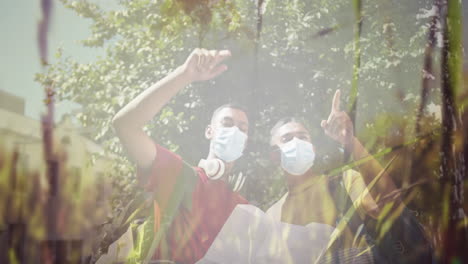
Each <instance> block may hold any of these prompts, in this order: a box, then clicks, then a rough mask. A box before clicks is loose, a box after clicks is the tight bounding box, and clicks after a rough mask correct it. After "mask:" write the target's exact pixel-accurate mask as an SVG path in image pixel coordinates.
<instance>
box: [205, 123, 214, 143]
mask: <svg viewBox="0 0 468 264" xmlns="http://www.w3.org/2000/svg"><path fill="white" fill-rule="evenodd" d="M205 138H206V139H208V140H211V139H212V138H213V127H212V126H211V125H207V126H206V128H205Z"/></svg>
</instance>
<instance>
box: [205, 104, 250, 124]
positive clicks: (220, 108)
mask: <svg viewBox="0 0 468 264" xmlns="http://www.w3.org/2000/svg"><path fill="white" fill-rule="evenodd" d="M224 108H232V109H237V110H241V111H242V112H244V113H245V114H246V115H247V110H246V107H244V106H243V105H241V104H238V103H227V104H223V105H221V106H220V107H218V108H216V109H215V110H214V111H213V115H212V116H211V121H210V123H213V120H214V119H215V117H216V116H217V115H218V113H219V112H220V111H221V110H223V109H224Z"/></svg>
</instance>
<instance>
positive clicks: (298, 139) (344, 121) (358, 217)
mask: <svg viewBox="0 0 468 264" xmlns="http://www.w3.org/2000/svg"><path fill="white" fill-rule="evenodd" d="M321 126H322V128H323V129H324V131H325V134H326V135H327V136H329V137H331V138H332V139H333V140H335V141H337V142H339V143H340V144H341V145H342V146H343V147H344V149H345V150H346V151H348V152H349V153H350V154H351V157H352V158H354V159H355V160H359V159H362V158H366V157H370V159H369V160H368V161H367V162H365V163H362V164H361V165H360V166H358V167H357V170H358V171H359V172H358V171H356V170H347V171H345V172H343V173H342V175H339V176H338V177H327V176H325V175H317V174H316V173H315V172H314V169H313V167H312V166H313V164H314V159H315V148H314V146H313V144H312V142H314V140H313V139H312V138H311V136H310V133H309V131H308V130H307V129H306V128H305V127H304V125H303V124H302V123H301V122H300V121H298V120H297V119H295V118H284V119H281V120H280V121H278V123H277V124H276V125H275V126H274V127H273V129H272V130H271V141H270V143H271V145H272V146H275V147H278V150H279V151H278V154H279V155H278V160H280V162H281V167H282V170H283V172H284V175H285V177H286V182H287V187H288V192H287V193H286V194H285V195H284V196H283V197H282V198H281V199H280V200H279V201H278V202H276V203H275V204H274V205H273V206H271V208H270V209H269V210H268V211H267V214H269V215H270V216H272V217H273V218H274V219H276V220H279V221H282V222H286V223H289V224H296V225H303V226H305V225H307V224H309V223H322V224H327V225H330V226H332V227H336V226H337V224H338V223H339V222H340V221H342V220H343V216H344V214H345V212H344V210H345V208H341V207H342V205H343V203H342V202H338V201H337V200H338V199H342V198H343V196H341V197H338V196H337V194H338V193H339V192H340V191H339V190H340V188H341V189H342V190H343V191H342V192H341V193H343V192H344V193H345V196H344V199H345V200H347V202H348V204H350V206H354V208H355V209H356V212H357V213H356V214H354V217H352V218H353V219H347V221H348V224H347V225H345V228H344V229H342V230H341V231H340V232H341V234H340V236H339V242H338V243H336V244H335V245H334V248H333V249H332V250H330V251H329V252H332V253H333V254H334V255H332V256H330V255H328V256H327V255H324V257H323V258H322V261H323V263H328V262H336V261H338V262H339V263H373V262H375V261H376V260H377V261H379V262H380V261H381V260H382V258H381V257H378V258H376V256H375V255H376V254H379V253H376V252H375V250H370V248H371V247H370V243H369V241H368V240H369V239H368V238H369V237H368V236H365V233H366V232H365V229H366V228H365V227H366V224H365V223H368V220H369V219H370V220H371V221H372V220H375V219H377V217H378V216H379V213H380V210H381V207H379V206H378V205H377V203H376V202H375V200H374V199H373V198H376V197H379V196H380V197H384V196H386V195H387V194H389V193H391V192H392V191H394V190H395V189H396V188H395V184H394V182H393V180H392V179H391V178H390V177H389V175H387V174H386V173H385V172H384V173H383V174H382V175H381V176H380V179H379V180H378V181H377V182H376V184H375V186H374V187H373V188H372V189H371V190H369V191H367V190H366V186H369V184H370V183H371V182H372V180H373V179H374V178H375V177H376V176H377V175H379V173H381V172H382V171H383V168H382V166H381V165H380V164H379V162H378V161H377V160H375V159H374V158H372V156H370V155H369V153H368V152H367V150H366V149H365V148H364V146H363V145H362V144H361V142H359V140H358V139H357V138H356V137H355V136H354V134H353V124H352V122H351V120H350V118H349V116H348V115H347V114H346V112H344V111H341V110H340V91H339V90H337V91H336V93H335V96H334V98H333V102H332V108H331V113H330V116H329V117H328V119H327V120H323V121H322V123H321ZM279 156H280V157H279ZM363 193H364V195H362V194H363ZM361 195H362V197H359V196H361ZM395 205H401V206H403V205H402V204H401V202H399V201H397V202H396V203H395ZM403 207H404V206H403ZM394 208H396V206H395V207H394ZM392 258H393V257H392ZM385 262H386V261H385Z"/></svg>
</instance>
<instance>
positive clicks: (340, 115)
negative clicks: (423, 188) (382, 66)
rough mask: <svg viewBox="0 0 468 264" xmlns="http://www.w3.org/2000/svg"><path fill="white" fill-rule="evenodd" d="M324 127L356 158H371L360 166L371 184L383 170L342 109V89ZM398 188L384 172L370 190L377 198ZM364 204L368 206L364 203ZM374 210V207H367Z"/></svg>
mask: <svg viewBox="0 0 468 264" xmlns="http://www.w3.org/2000/svg"><path fill="white" fill-rule="evenodd" d="M321 125H322V128H323V129H324V130H325V134H327V135H328V136H329V137H331V138H332V139H334V140H335V141H338V142H339V143H341V144H342V145H343V146H344V148H345V149H346V150H348V151H349V152H350V153H351V154H352V157H353V158H354V159H355V160H359V159H363V158H367V157H369V158H370V160H369V161H367V162H365V163H363V164H361V165H360V166H359V172H360V173H361V175H362V177H363V180H364V182H365V183H366V185H369V184H370V183H371V182H372V180H373V179H374V177H376V176H377V175H379V173H381V171H382V170H383V168H382V166H381V165H380V163H379V162H378V161H377V160H376V159H375V158H373V157H372V156H371V155H370V154H369V153H368V152H367V150H366V149H365V148H364V146H363V145H362V144H361V142H360V141H359V140H358V139H357V138H356V137H355V136H354V133H353V123H352V122H351V119H350V118H349V116H348V114H347V113H346V112H344V111H341V110H340V91H339V90H337V91H336V92H335V96H334V97H333V102H332V108H331V113H330V116H329V117H328V120H323V121H322V123H321ZM395 189H396V187H395V184H394V182H393V180H392V178H391V177H390V176H389V175H388V174H387V173H385V172H384V174H383V175H382V176H381V178H380V180H379V181H378V182H377V183H376V185H375V186H374V188H373V189H372V190H370V194H371V196H372V197H373V198H374V199H376V198H377V197H379V196H380V197H383V196H385V195H387V194H390V193H391V192H392V191H394V190H395ZM364 206H366V205H365V204H364ZM365 209H370V210H373V209H372V208H365Z"/></svg>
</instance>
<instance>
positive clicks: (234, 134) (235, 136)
mask: <svg viewBox="0 0 468 264" xmlns="http://www.w3.org/2000/svg"><path fill="white" fill-rule="evenodd" d="M246 141H247V134H245V133H244V132H242V131H240V130H239V128H238V127H236V126H232V127H219V128H217V129H216V135H215V137H214V138H213V139H212V140H211V146H210V147H211V149H212V150H213V152H214V154H215V155H216V157H218V158H220V159H222V160H223V161H225V162H232V161H235V160H236V159H238V158H240V157H241V156H242V152H243V151H244V147H245V142H246Z"/></svg>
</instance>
